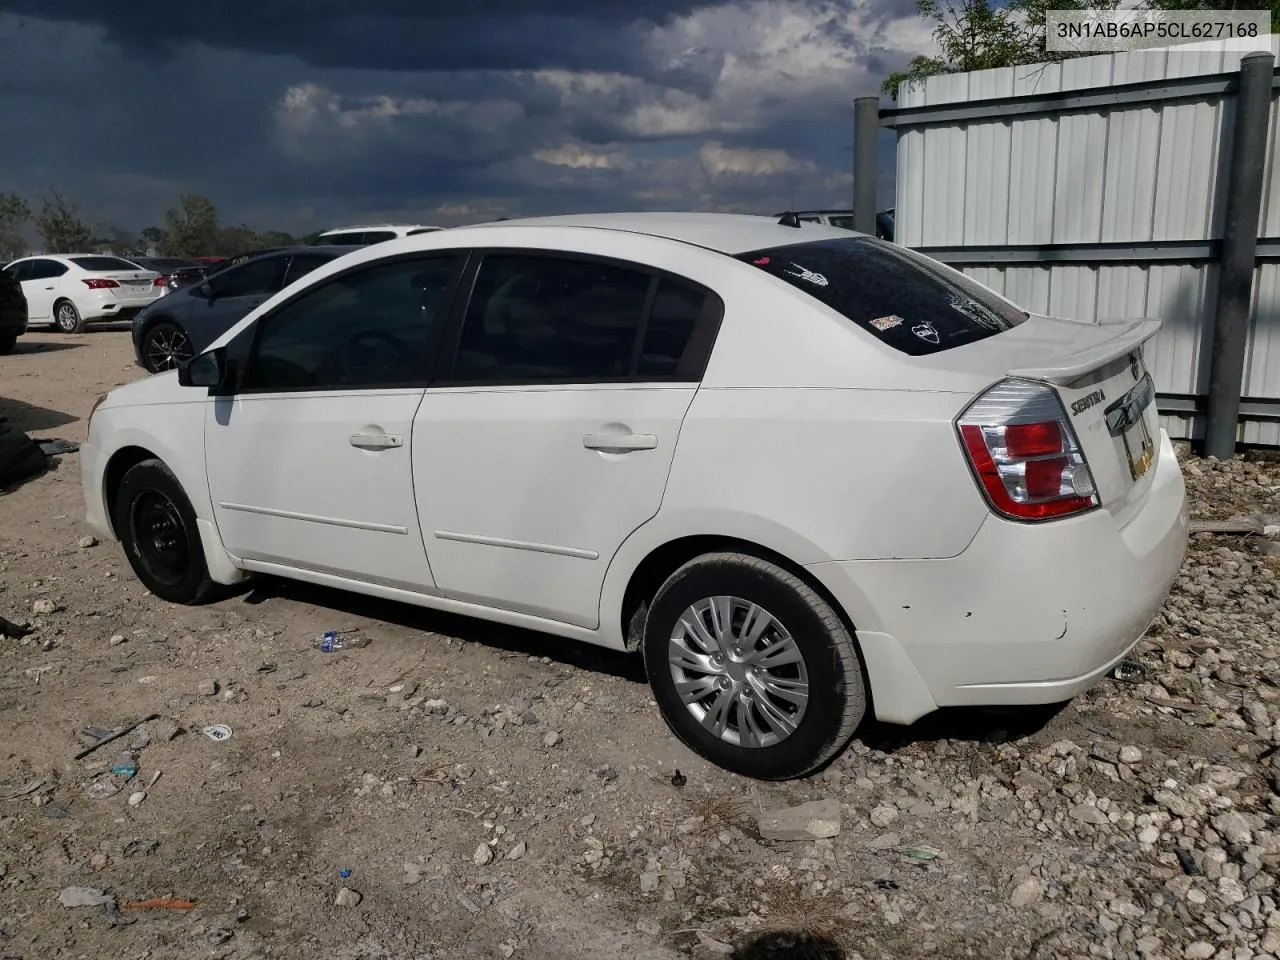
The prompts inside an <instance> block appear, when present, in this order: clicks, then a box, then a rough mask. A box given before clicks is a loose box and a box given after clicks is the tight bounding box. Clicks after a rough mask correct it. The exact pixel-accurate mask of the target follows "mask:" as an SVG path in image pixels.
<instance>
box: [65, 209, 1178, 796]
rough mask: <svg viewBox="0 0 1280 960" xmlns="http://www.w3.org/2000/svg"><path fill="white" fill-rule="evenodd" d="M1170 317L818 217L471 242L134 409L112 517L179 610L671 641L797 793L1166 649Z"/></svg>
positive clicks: (236, 332) (333, 289) (712, 725)
mask: <svg viewBox="0 0 1280 960" xmlns="http://www.w3.org/2000/svg"><path fill="white" fill-rule="evenodd" d="M1158 328H1159V322H1158V321H1154V320H1134V321H1128V322H1120V323H1115V324H1105V325H1097V324H1091V323H1078V322H1072V321H1068V320H1061V319H1051V318H1049V317H1044V316H1037V315H1032V314H1029V313H1028V312H1026V311H1024V310H1022V309H1021V308H1019V307H1018V306H1016V305H1014V304H1013V303H1010V302H1009V301H1007V300H1005V299H1003V298H1002V297H1000V296H998V295H997V294H995V293H994V292H992V291H991V290H990V289H988V288H987V287H984V286H981V285H979V284H977V283H975V282H974V281H972V280H970V279H968V278H966V277H965V276H964V275H963V274H960V273H957V272H956V271H953V270H950V269H949V268H947V267H944V266H942V265H940V264H938V263H936V262H934V261H932V260H929V259H926V258H924V257H922V256H920V255H917V254H914V253H912V252H911V251H909V250H905V249H903V248H901V247H896V246H894V245H892V244H890V243H886V242H884V241H880V240H876V239H874V238H870V237H866V236H862V235H859V234H852V233H851V232H849V231H846V230H839V229H835V228H831V227H825V226H821V225H809V224H804V225H801V224H799V223H798V222H797V221H796V220H795V219H794V218H793V217H783V218H782V219H781V220H774V219H772V218H759V217H740V216H728V215H711V214H636V215H600V216H583V217H565V218H549V219H543V220H526V221H506V222H499V223H495V224H484V225H477V226H472V227H465V228H459V229H454V230H448V231H440V232H435V233H430V234H424V235H421V236H416V237H409V238H404V239H399V240H393V241H388V242H386V243H382V244H378V245H377V246H375V247H369V248H367V249H364V250H361V251H358V252H354V253H350V254H347V255H345V256H342V257H340V258H338V259H336V260H334V261H333V262H331V263H330V264H327V265H325V266H323V267H320V268H319V269H317V270H315V271H314V272H313V273H310V274H308V275H307V276H306V277H304V278H302V279H300V280H299V281H297V282H296V283H293V284H291V285H289V286H288V287H286V288H285V289H284V290H282V291H281V292H280V293H278V294H276V295H274V296H273V297H271V299H269V300H268V301H267V302H266V303H264V304H263V305H262V306H260V307H258V308H257V309H255V310H254V311H253V312H252V313H250V314H249V315H247V316H246V317H245V318H244V319H243V320H241V321H240V322H239V323H237V324H236V325H235V326H234V327H233V328H232V329H231V330H230V331H229V332H227V333H226V334H225V335H223V336H222V337H220V338H219V339H218V340H216V341H214V343H213V344H212V346H211V347H209V348H208V349H207V350H206V351H205V352H204V353H202V354H200V355H198V356H197V357H195V358H194V359H193V360H192V361H191V362H190V364H189V365H187V366H185V367H183V368H181V369H180V370H178V371H170V372H167V373H162V374H159V375H156V376H154V377H151V378H148V379H146V380H142V381H139V382H137V383H133V384H130V385H128V386H125V387H120V388H118V389H116V390H113V391H112V392H111V393H110V394H108V395H106V397H105V398H104V399H102V400H101V401H100V402H99V404H98V405H97V407H96V408H95V410H94V412H93V414H92V415H91V418H90V425H89V431H88V433H89V435H88V441H87V443H85V444H84V446H82V447H81V457H82V472H83V478H84V495H85V500H86V504H87V519H88V524H89V527H90V528H91V529H92V530H93V531H94V532H95V533H97V534H98V535H99V536H100V537H104V538H118V539H120V540H121V541H122V542H123V544H124V548H125V551H126V553H127V556H128V558H129V562H130V563H131V564H132V566H133V569H134V571H135V573H136V574H137V576H138V577H139V579H140V580H141V581H142V582H143V583H144V584H145V585H146V586H147V587H148V588H149V589H150V590H151V591H152V592H153V593H155V594H156V595H157V596H159V597H161V598H163V599H165V600H169V601H171V602H175V603H184V604H189V603H199V602H203V601H206V600H209V599H211V598H214V597H216V596H218V595H219V593H220V592H221V591H222V588H223V585H230V584H234V583H236V582H238V581H240V580H242V579H243V578H245V577H246V576H248V575H252V574H255V573H263V574H274V575H277V576H282V577H291V578H296V579H299V580H305V581H309V582H312V583H317V584H324V585H328V586H332V587H337V588H341V589H345V590H352V591H357V592H360V593H365V594H371V595H374V596H378V597H385V598H389V599H394V600H399V601H404V602H407V603H414V604H420V605H422V606H424V607H431V608H435V609H439V610H446V611H453V612H456V613H462V614H467V615H471V616H475V617H480V618H484V619H488V620H493V621H498V622H500V623H505V624H511V625H515V626H522V627H529V628H533V629H535V630H541V631H544V632H546V633H550V634H555V635H558V636H560V637H564V638H567V639H571V640H582V641H586V642H589V643H596V644H601V645H603V646H606V647H611V648H614V649H618V650H628V651H641V652H642V653H643V655H644V659H645V663H646V666H647V671H648V676H649V679H650V682H651V684H652V687H653V692H654V696H655V698H656V700H657V703H658V705H659V708H660V709H661V711H662V714H663V716H664V718H665V720H666V722H667V724H668V725H669V726H670V728H671V729H672V731H674V733H675V734H676V735H677V736H678V737H679V738H680V739H681V740H683V741H684V743H686V744H687V745H688V746H689V747H691V748H692V749H693V750H695V751H697V752H698V753H699V754H701V755H702V756H704V757H706V758H709V759H710V760H712V761H714V762H715V763H718V764H720V765H722V766H723V767H725V768H727V769H730V770H733V771H737V772H739V773H742V774H745V775H748V776H752V777H757V778H762V779H787V778H793V777H799V776H803V775H806V774H808V773H810V772H812V771H814V770H816V769H818V768H820V767H821V766H823V765H824V764H825V763H827V762H828V761H830V760H831V759H832V758H833V757H834V756H835V755H836V754H838V753H839V752H840V751H841V750H842V749H843V747H844V746H845V745H846V744H847V743H848V741H849V739H850V737H851V736H852V735H853V733H854V730H855V728H857V727H858V725H859V724H860V722H861V721H862V720H863V719H864V717H869V716H875V717H877V718H879V719H880V720H882V721H889V722H896V723H911V722H913V721H914V720H916V719H917V718H919V717H921V716H923V715H925V714H927V713H929V712H931V711H933V710H935V709H936V708H938V707H941V706H949V705H982V704H990V705H994V704H1041V703H1056V702H1061V701H1064V700H1068V699H1070V698H1071V697H1073V696H1075V695H1076V694H1078V693H1079V692H1081V691H1083V690H1085V689H1086V688H1088V687H1089V686H1091V685H1092V684H1094V683H1096V682H1098V681H1099V680H1101V679H1102V678H1104V677H1105V676H1106V674H1107V673H1108V672H1109V671H1110V670H1111V669H1112V667H1113V666H1114V665H1115V664H1116V663H1117V662H1118V661H1119V660H1121V659H1122V658H1123V657H1124V656H1125V655H1126V654H1127V653H1128V652H1129V650H1130V649H1131V648H1132V647H1133V646H1134V644H1135V643H1136V642H1137V641H1138V639H1139V638H1140V637H1141V635H1142V634H1143V632H1144V631H1145V630H1146V628H1147V626H1148V624H1149V623H1150V621H1151V620H1152V618H1153V617H1154V616H1155V614H1156V612H1157V611H1158V609H1159V608H1160V606H1161V603H1162V602H1163V600H1164V598H1165V596H1166V593H1167V592H1168V590H1169V588H1170V585H1171V583H1172V582H1173V580H1174V578H1175V577H1176V576H1177V573H1178V569H1179V566H1180V565H1181V562H1182V559H1183V555H1184V552H1185V549H1186V539H1187V527H1188V523H1187V510H1186V504H1185V496H1184V490H1183V481H1182V473H1181V470H1180V468H1179V465H1178V462H1177V460H1176V458H1175V455H1174V451H1173V448H1172V446H1171V444H1170V442H1169V439H1168V436H1167V435H1166V434H1165V433H1164V432H1163V431H1162V430H1161V429H1160V427H1159V424H1158V421H1157V418H1156V407H1155V403H1154V387H1153V385H1152V380H1151V377H1150V375H1149V374H1148V373H1147V371H1146V369H1145V366H1144V363H1143V347H1144V344H1145V343H1146V342H1147V341H1148V340H1149V339H1150V338H1151V337H1152V336H1153V335H1154V334H1155V333H1156V331H1157V329H1158Z"/></svg>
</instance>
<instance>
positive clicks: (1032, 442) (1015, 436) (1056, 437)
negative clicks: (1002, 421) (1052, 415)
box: [1004, 420, 1062, 459]
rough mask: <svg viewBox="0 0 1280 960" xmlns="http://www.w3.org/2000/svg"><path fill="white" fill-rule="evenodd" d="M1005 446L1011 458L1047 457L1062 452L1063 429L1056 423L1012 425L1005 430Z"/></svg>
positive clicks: (1050, 421) (1051, 421)
mask: <svg viewBox="0 0 1280 960" xmlns="http://www.w3.org/2000/svg"><path fill="white" fill-rule="evenodd" d="M1004 445H1005V449H1006V450H1008V451H1009V456H1011V457H1017V458H1019V459H1026V458H1027V457H1047V456H1050V455H1052V454H1055V453H1061V452H1062V427H1060V426H1059V425H1058V424H1057V423H1056V422H1055V421H1053V420H1049V421H1046V422H1045V423H1011V424H1009V426H1007V427H1005V429H1004Z"/></svg>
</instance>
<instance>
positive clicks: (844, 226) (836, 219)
mask: <svg viewBox="0 0 1280 960" xmlns="http://www.w3.org/2000/svg"><path fill="white" fill-rule="evenodd" d="M827 222H828V223H830V224H831V226H833V227H839V228H840V229H841V230H852V229H853V217H852V216H849V217H846V216H842V215H839V214H837V215H835V216H831V217H828V218H827Z"/></svg>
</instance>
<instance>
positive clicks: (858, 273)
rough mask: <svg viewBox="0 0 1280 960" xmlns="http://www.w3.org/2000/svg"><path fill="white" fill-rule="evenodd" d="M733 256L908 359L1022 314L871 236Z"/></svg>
mask: <svg viewBox="0 0 1280 960" xmlns="http://www.w3.org/2000/svg"><path fill="white" fill-rule="evenodd" d="M738 259H739V260H743V261H745V262H746V263H750V264H753V265H754V266H757V267H759V268H760V269H761V270H763V271H765V272H766V273H768V274H771V275H773V276H775V277H777V278H779V279H780V280H785V281H786V282H787V283H789V284H791V285H792V286H793V287H796V288H797V289H799V290H802V291H804V292H805V293H807V294H808V295H809V296H811V297H813V298H814V299H815V300H818V301H820V302H821V303H823V304H825V305H826V306H828V307H830V308H831V309H833V310H835V311H836V312H837V313H840V314H842V315H844V316H845V317H847V318H848V319H849V320H851V321H853V322H854V323H855V324H857V325H858V326H859V327H861V328H862V329H863V330H866V331H867V332H868V333H870V334H872V335H873V336H875V337H877V338H879V339H880V340H881V341H883V342H884V343H885V344H887V345H888V346H890V347H893V348H895V349H897V350H901V351H902V352H903V353H906V354H909V355H911V356H913V357H914V356H923V355H927V354H931V353H938V352H940V351H942V350H950V349H951V348H952V347H960V346H963V345H965V344H966V343H975V342H977V341H978V340H985V339H986V338H987V337H990V336H993V335H994V334H997V333H1000V332H1002V331H1004V330H1009V329H1011V328H1013V327H1016V326H1017V325H1018V324H1020V323H1022V322H1023V321H1024V320H1026V319H1027V313H1026V312H1025V311H1024V310H1022V309H1021V308H1020V307H1017V306H1015V305H1014V304H1012V303H1010V302H1009V301H1008V300H1005V299H1004V298H1003V297H999V296H997V295H996V294H994V293H992V292H991V291H989V290H987V289H986V288H985V287H982V286H980V285H979V284H977V283H975V282H974V281H972V280H970V279H969V278H968V277H966V276H964V274H961V273H958V272H956V271H951V270H946V269H945V268H943V267H941V266H940V265H939V264H937V263H935V262H934V261H932V260H929V259H927V258H926V257H922V256H921V255H920V254H917V253H913V252H911V251H910V250H907V249H905V248H903V247H899V246H895V245H894V244H891V243H886V242H885V241H883V240H874V239H872V238H870V237H850V238H849V239H847V240H846V239H841V240H816V241H812V242H808V243H794V244H788V245H787V246H785V247H773V248H771V249H768V250H756V251H754V252H752V253H744V254H740V255H739V256H738Z"/></svg>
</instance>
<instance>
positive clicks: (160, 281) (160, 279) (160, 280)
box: [151, 277, 168, 287]
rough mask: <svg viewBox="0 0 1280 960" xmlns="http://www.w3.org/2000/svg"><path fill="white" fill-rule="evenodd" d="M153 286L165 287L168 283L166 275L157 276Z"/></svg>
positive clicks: (152, 282)
mask: <svg viewBox="0 0 1280 960" xmlns="http://www.w3.org/2000/svg"><path fill="white" fill-rule="evenodd" d="M151 285H152V286H153V287H164V286H167V285H168V281H167V280H165V278H164V277H156V278H155V279H154V280H152V281H151Z"/></svg>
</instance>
